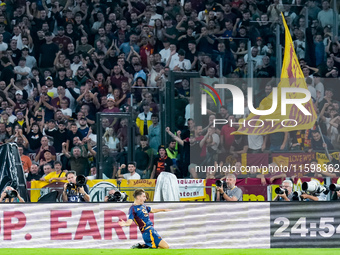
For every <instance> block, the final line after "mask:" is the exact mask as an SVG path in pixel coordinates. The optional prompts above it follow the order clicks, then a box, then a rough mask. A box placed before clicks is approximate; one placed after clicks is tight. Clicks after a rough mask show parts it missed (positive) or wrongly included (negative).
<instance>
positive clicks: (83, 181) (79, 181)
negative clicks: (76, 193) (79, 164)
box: [76, 175, 87, 187]
mask: <svg viewBox="0 0 340 255" xmlns="http://www.w3.org/2000/svg"><path fill="white" fill-rule="evenodd" d="M86 182H87V181H86V177H85V176H84V175H78V176H77V179H76V183H77V187H83V186H85V185H86Z"/></svg>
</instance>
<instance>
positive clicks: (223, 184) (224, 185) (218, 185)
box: [215, 180, 226, 188]
mask: <svg viewBox="0 0 340 255" xmlns="http://www.w3.org/2000/svg"><path fill="white" fill-rule="evenodd" d="M215 185H216V187H220V188H222V187H223V188H225V187H226V183H225V182H224V181H221V180H217V181H216V182H215Z"/></svg>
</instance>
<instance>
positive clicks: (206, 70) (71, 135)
mask: <svg viewBox="0 0 340 255" xmlns="http://www.w3.org/2000/svg"><path fill="white" fill-rule="evenodd" d="M331 6H333V5H332V3H330V2H329V1H323V0H322V1H319V0H309V1H304V0H284V1H281V0H273V1H268V0H244V1H242V0H234V1H229V0H218V1H214V0H191V1H190V0H185V1H178V0H168V1H166V0H147V1H140V0H117V1H112V0H111V1H110V0H108V1H102V0H92V1H87V0H75V1H73V0H67V1H66V0H61V1H56V0H47V1H46V0H42V1H22V0H18V1H8V0H5V1H2V2H1V3H0V51H1V58H0V60H1V65H0V71H1V75H0V107H1V108H0V112H1V121H0V142H1V143H6V142H15V143H17V144H18V145H19V151H20V154H21V157H22V161H23V167H24V171H25V172H26V173H27V180H28V181H30V180H39V179H40V178H44V177H45V176H46V175H47V174H48V173H50V172H51V171H53V169H54V168H55V165H58V167H57V168H58V171H60V166H61V170H74V171H76V173H77V175H79V174H85V175H87V176H92V177H93V176H95V175H96V168H95V162H96V154H97V153H96V151H97V148H96V144H97V140H98V139H102V140H103V144H104V145H103V147H102V148H101V149H102V153H103V159H102V162H103V172H104V178H117V174H118V172H119V175H123V174H124V173H123V172H122V173H121V171H120V169H119V168H118V166H119V165H120V164H127V163H128V162H126V159H125V157H124V156H123V155H124V153H126V151H127V144H128V143H127V140H128V139H129V138H128V137H127V131H126V130H127V125H128V120H127V119H126V118H122V119H119V121H117V119H115V120H113V119H109V118H104V119H103V120H102V123H101V125H102V128H103V133H104V135H103V137H97V135H96V134H97V133H98V130H96V129H97V127H96V123H95V121H96V113H97V112H103V113H118V112H132V114H133V116H134V117H133V119H135V125H136V134H135V135H134V137H135V138H136V143H137V144H138V146H137V148H136V150H135V154H136V159H135V161H136V168H137V170H136V171H137V174H136V175H135V174H133V176H134V178H150V177H151V178H157V176H158V175H159V174H160V172H161V171H170V170H169V169H170V167H172V168H173V169H175V170H174V171H175V173H176V175H177V176H178V177H181V178H187V177H192V178H197V177H198V178H206V177H208V175H209V174H207V176H206V175H204V176H202V175H197V173H195V171H194V169H195V165H202V164H203V165H214V164H217V162H222V164H224V162H226V158H228V157H229V158H230V157H233V158H237V157H238V156H239V155H240V154H241V153H257V152H262V151H265V150H269V151H301V150H302V151H308V150H309V151H312V150H314V151H316V150H324V147H325V145H324V142H323V140H322V139H321V136H323V138H324V141H325V143H326V144H327V148H328V149H329V150H339V149H340V142H339V141H340V137H339V129H340V112H339V111H340V109H339V102H340V80H339V68H340V43H339V38H338V37H337V36H333V34H332V29H333V25H334V24H333V17H334V15H338V13H339V6H340V3H339V2H338V3H337V8H338V9H337V10H333V9H332V8H331ZM281 12H283V14H284V16H285V18H286V20H287V23H288V26H289V28H290V31H291V34H292V37H293V41H294V45H295V50H296V53H297V56H298V58H299V61H300V64H301V68H302V70H303V73H304V75H305V78H306V83H307V84H308V89H309V90H310V92H311V94H312V97H313V102H314V103H315V105H316V109H317V113H318V116H319V124H320V127H321V130H322V131H321V134H320V132H319V131H318V129H317V128H316V130H314V131H311V130H301V131H293V132H289V133H275V134H272V135H267V136H261V135H258V136H234V135H231V133H232V132H233V131H235V130H236V129H235V128H234V127H230V126H229V125H228V124H227V125H224V126H222V127H219V128H214V127H213V126H212V125H211V124H212V122H213V119H214V118H219V119H221V118H223V119H233V120H235V119H238V118H240V117H243V116H233V115H231V114H230V112H231V109H230V106H229V105H228V104H227V105H225V106H223V107H221V108H220V109H217V108H215V106H214V105H212V104H210V103H208V112H209V115H208V119H207V120H206V121H205V122H204V121H203V123H198V121H196V122H197V123H195V120H194V119H191V118H190V117H189V116H190V108H191V105H190V103H189V102H190V85H189V81H188V80H187V79H184V78H183V79H180V80H178V81H176V83H175V87H176V92H175V94H176V97H175V98H174V100H175V102H176V104H175V109H171V110H173V111H175V113H176V114H175V115H176V123H175V126H176V130H170V129H169V128H167V129H166V133H167V134H168V135H170V136H171V137H172V140H171V141H170V143H169V144H167V145H162V144H161V137H160V136H161V128H160V123H159V119H160V118H159V112H160V111H161V109H162V107H164V106H163V105H160V104H159V94H160V93H164V90H165V86H166V82H167V81H168V79H169V72H170V71H174V72H199V74H200V75H201V77H202V78H204V79H205V81H208V83H210V84H213V83H214V81H218V78H219V77H225V78H227V79H231V80H232V81H234V83H235V84H236V85H238V86H239V87H240V88H241V89H242V90H244V92H246V91H245V89H246V87H245V86H244V84H245V82H244V81H245V79H246V78H247V77H250V74H248V73H247V72H248V68H247V65H249V63H252V64H253V65H254V68H253V70H254V73H253V74H252V77H254V78H261V79H263V80H266V79H264V78H267V79H271V78H272V77H275V75H276V64H275V63H276V59H277V56H276V51H275V46H276V44H278V43H280V44H282V45H284V29H283V25H282V20H281V17H280V13H281ZM307 15H308V16H307ZM277 25H279V27H280V33H281V39H280V42H278V41H277V40H276V35H275V33H276V29H277ZM248 41H250V42H251V50H250V52H251V55H250V56H249V55H248V48H247V47H248ZM221 65H222V66H221ZM220 70H222V73H220ZM274 86H276V85H275V84H274V83H273V82H267V83H265V84H261V85H260V87H259V91H258V94H257V96H256V99H257V103H256V104H257V105H258V104H259V103H260V101H261V99H263V98H264V97H265V96H266V95H268V94H269V93H270V92H271V91H272V88H273V87H274ZM131 95H133V97H131ZM131 98H133V100H132V101H131ZM168 110H169V109H168ZM165 152H166V153H165ZM158 153H159V154H158ZM27 155H30V157H29V156H27ZM190 156H191V157H190ZM97 160H98V159H97ZM159 163H162V164H159ZM164 163H165V164H164ZM218 164H220V163H218ZM126 171H127V170H125V173H126ZM131 176H132V175H131ZM59 177H60V174H59ZM126 177H127V178H129V175H126ZM214 177H216V176H214ZM56 178H58V176H57V177H56ZM209 178H210V177H209ZM52 181H53V180H52Z"/></svg>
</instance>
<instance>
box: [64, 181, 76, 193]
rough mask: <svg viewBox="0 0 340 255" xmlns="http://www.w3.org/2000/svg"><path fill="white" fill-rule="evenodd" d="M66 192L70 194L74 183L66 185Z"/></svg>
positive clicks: (74, 186)
mask: <svg viewBox="0 0 340 255" xmlns="http://www.w3.org/2000/svg"><path fill="white" fill-rule="evenodd" d="M66 188H67V191H68V192H70V191H71V190H72V189H75V188H76V185H75V184H74V183H72V182H71V183H67V187H66Z"/></svg>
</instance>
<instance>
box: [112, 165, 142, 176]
mask: <svg viewBox="0 0 340 255" xmlns="http://www.w3.org/2000/svg"><path fill="white" fill-rule="evenodd" d="M125 167H126V165H125V164H122V165H121V166H120V167H119V169H118V173H117V176H118V178H124V179H126V180H139V179H140V175H139V174H138V173H136V162H129V163H128V171H129V173H127V174H121V171H122V168H125Z"/></svg>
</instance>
